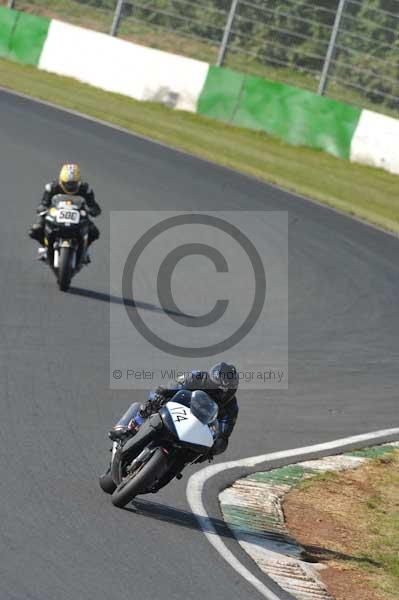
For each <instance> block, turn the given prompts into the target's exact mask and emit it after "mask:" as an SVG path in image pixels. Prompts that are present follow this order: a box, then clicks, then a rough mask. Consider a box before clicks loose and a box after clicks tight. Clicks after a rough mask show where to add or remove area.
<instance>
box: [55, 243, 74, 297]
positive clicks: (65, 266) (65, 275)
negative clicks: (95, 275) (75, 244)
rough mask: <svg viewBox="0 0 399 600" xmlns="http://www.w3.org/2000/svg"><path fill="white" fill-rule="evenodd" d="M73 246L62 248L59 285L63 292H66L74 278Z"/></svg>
mask: <svg viewBox="0 0 399 600" xmlns="http://www.w3.org/2000/svg"><path fill="white" fill-rule="evenodd" d="M72 252H74V250H73V249H72V248H61V250H60V259H59V260H60V262H59V267H58V285H59V288H60V290H61V291H62V292H66V291H67V290H68V288H69V286H70V284H71V279H72V272H71V271H72Z"/></svg>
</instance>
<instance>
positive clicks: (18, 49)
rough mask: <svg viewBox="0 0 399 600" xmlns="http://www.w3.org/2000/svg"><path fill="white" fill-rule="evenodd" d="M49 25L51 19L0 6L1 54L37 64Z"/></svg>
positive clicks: (25, 62) (12, 58)
mask: <svg viewBox="0 0 399 600" xmlns="http://www.w3.org/2000/svg"><path fill="white" fill-rule="evenodd" d="M49 26H50V19H45V18H43V17H36V16H35V15H30V14H27V13H22V12H18V11H15V10H10V9H8V8H0V56H1V57H3V58H9V59H11V60H16V61H18V62H21V63H24V64H29V65H35V66H37V65H38V63H39V59H40V55H41V53H42V49H43V46H44V42H45V41H46V38H47V33H48V28H49Z"/></svg>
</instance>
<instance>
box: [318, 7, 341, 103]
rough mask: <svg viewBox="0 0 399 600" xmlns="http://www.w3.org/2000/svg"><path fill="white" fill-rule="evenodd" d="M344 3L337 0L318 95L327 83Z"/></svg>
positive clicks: (320, 94) (322, 91) (322, 94)
mask: <svg viewBox="0 0 399 600" xmlns="http://www.w3.org/2000/svg"><path fill="white" fill-rule="evenodd" d="M345 4H346V0H339V5H338V9H337V14H336V15H335V21H334V26H333V30H332V33H331V38H330V43H329V45H328V50H327V54H326V59H325V61H324V66H323V71H322V73H321V76H320V81H319V89H318V90H317V93H318V94H319V96H324V94H325V91H326V87H327V83H328V74H329V72H330V67H331V62H332V59H333V56H334V51H335V44H336V42H337V37H338V33H339V28H340V25H341V21H342V17H343V14H344V8H345Z"/></svg>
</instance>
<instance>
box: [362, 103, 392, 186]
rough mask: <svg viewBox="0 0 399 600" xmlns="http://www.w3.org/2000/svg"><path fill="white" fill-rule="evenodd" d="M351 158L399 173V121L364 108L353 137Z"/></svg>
mask: <svg viewBox="0 0 399 600" xmlns="http://www.w3.org/2000/svg"><path fill="white" fill-rule="evenodd" d="M350 160H351V161H352V162H357V163H363V164H366V165H370V166H372V167H379V168H381V169H385V170H386V171H389V172H390V173H397V174H399V121H398V120H397V119H393V118H392V117H387V116H386V115H381V114H379V113H375V112H371V111H369V110H363V111H362V114H361V116H360V121H359V124H358V126H357V129H356V131H355V135H354V136H353V139H352V144H351V157H350Z"/></svg>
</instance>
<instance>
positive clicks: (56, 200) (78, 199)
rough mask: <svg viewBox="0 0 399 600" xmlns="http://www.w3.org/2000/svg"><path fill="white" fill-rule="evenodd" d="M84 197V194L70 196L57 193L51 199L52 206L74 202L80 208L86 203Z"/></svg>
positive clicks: (56, 206)
mask: <svg viewBox="0 0 399 600" xmlns="http://www.w3.org/2000/svg"><path fill="white" fill-rule="evenodd" d="M84 202H85V201H84V198H82V196H73V195H72V196H70V195H68V194H56V195H55V196H53V197H52V199H51V206H54V207H55V208H58V207H59V206H62V207H63V206H64V204H71V205H72V204H73V205H74V206H76V208H78V209H80V208H82V206H83V205H84Z"/></svg>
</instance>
